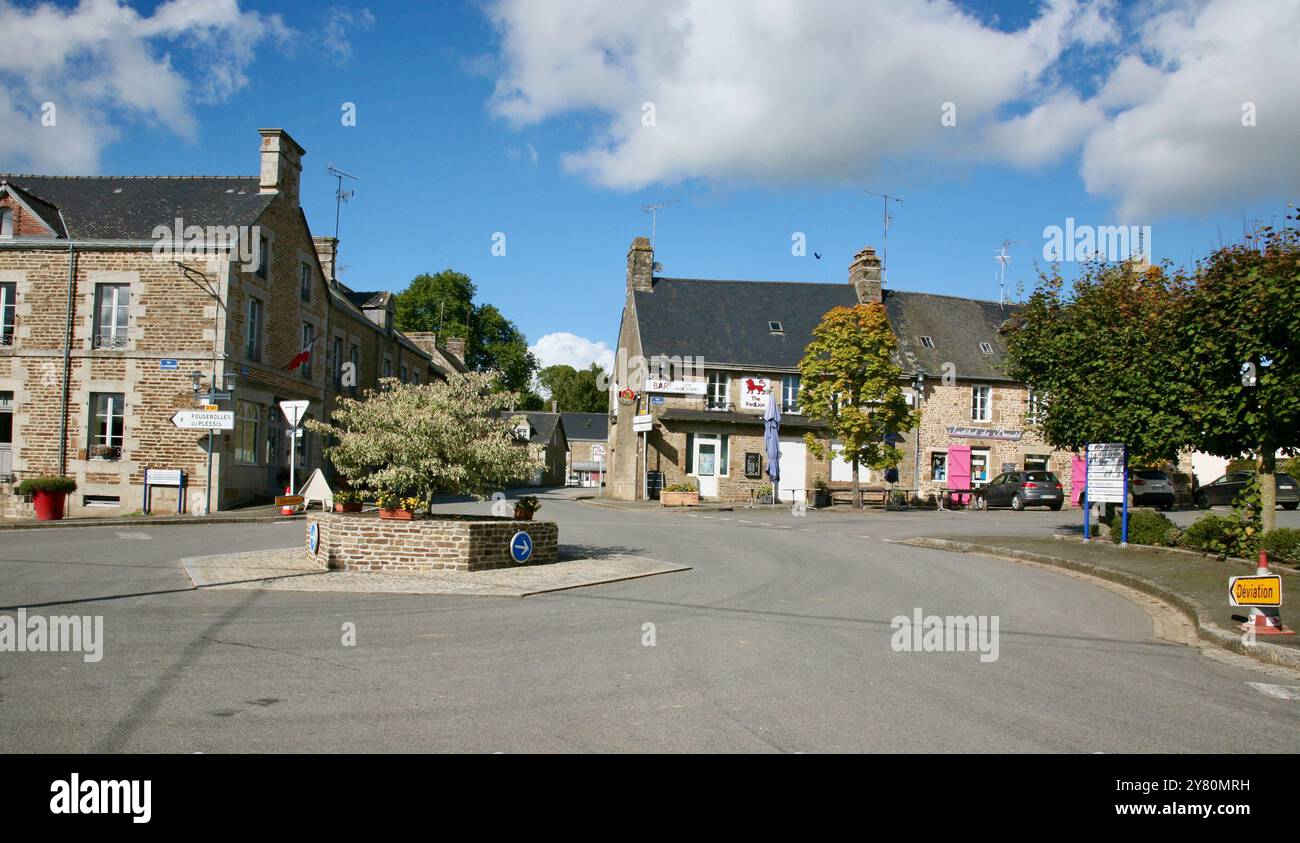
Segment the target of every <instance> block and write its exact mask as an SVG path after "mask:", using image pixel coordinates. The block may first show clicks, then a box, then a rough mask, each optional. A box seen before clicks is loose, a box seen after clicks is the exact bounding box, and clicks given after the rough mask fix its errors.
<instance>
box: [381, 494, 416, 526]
mask: <svg viewBox="0 0 1300 843" xmlns="http://www.w3.org/2000/svg"><path fill="white" fill-rule="evenodd" d="M375 502H376V503H378V504H379V517H380V518H382V519H384V520H385V521H411V520H413V519H414V518H415V510H416V509H417V508H419V506H420V499H419V498H409V497H402V496H401V495H397V494H394V493H392V492H380V494H379V496H378V497H377V498H376V499H375Z"/></svg>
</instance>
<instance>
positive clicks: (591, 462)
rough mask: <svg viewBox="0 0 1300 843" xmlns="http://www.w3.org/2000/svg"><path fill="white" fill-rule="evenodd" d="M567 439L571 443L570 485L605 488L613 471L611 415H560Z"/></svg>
mask: <svg viewBox="0 0 1300 843" xmlns="http://www.w3.org/2000/svg"><path fill="white" fill-rule="evenodd" d="M560 424H561V425H563V426H564V437H565V439H567V440H568V442H569V456H568V471H567V475H566V476H567V480H566V483H568V484H569V485H573V486H596V487H599V486H601V485H603V483H604V478H603V474H604V472H605V470H606V469H608V468H609V452H608V445H607V441H608V439H609V415H608V414H606V413H560Z"/></svg>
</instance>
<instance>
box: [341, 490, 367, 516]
mask: <svg viewBox="0 0 1300 843" xmlns="http://www.w3.org/2000/svg"><path fill="white" fill-rule="evenodd" d="M363 501H364V496H363V495H362V494H361V493H360V492H351V491H348V490H346V489H344V490H343V491H341V492H335V493H334V511H335V512H360V511H361V504H362V503H363Z"/></svg>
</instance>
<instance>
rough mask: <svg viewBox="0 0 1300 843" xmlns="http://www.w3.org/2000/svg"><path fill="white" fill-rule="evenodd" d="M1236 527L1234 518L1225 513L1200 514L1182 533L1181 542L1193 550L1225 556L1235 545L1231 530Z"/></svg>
mask: <svg viewBox="0 0 1300 843" xmlns="http://www.w3.org/2000/svg"><path fill="white" fill-rule="evenodd" d="M1236 528H1237V524H1236V522H1235V521H1234V519H1232V518H1229V517H1227V516H1226V515H1213V514H1210V515H1202V516H1201V517H1200V518H1198V519H1196V521H1195V523H1193V524H1192V526H1190V527H1188V528H1187V530H1186V532H1184V533H1183V544H1185V545H1187V546H1188V547H1190V548H1193V549H1194V550H1203V551H1205V552H1206V553H1217V554H1219V555H1220V556H1227V555H1228V554H1229V550H1230V548H1231V547H1233V546H1235V541H1234V540H1233V532H1234V530H1235V529H1236Z"/></svg>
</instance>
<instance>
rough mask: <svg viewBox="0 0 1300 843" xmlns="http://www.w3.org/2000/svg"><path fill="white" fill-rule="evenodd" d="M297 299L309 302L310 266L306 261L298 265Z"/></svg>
mask: <svg viewBox="0 0 1300 843" xmlns="http://www.w3.org/2000/svg"><path fill="white" fill-rule="evenodd" d="M298 298H299V299H301V300H302V301H304V302H308V303H310V302H311V264H309V263H307V262H306V261H303V262H302V263H300V264H298Z"/></svg>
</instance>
